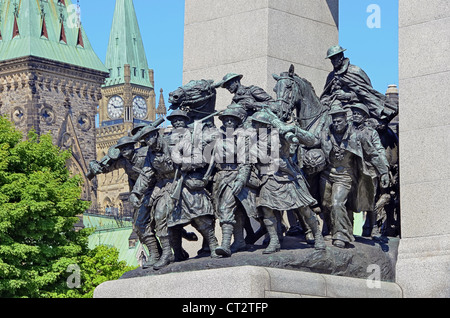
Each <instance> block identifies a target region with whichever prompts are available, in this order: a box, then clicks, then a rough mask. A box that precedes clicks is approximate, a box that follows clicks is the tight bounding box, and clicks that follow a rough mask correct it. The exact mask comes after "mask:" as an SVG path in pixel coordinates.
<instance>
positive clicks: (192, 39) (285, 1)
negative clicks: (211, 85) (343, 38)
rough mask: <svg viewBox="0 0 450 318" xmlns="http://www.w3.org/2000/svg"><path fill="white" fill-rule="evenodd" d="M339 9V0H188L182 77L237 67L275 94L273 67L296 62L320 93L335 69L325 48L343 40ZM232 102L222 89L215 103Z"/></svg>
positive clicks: (247, 81)
mask: <svg viewBox="0 0 450 318" xmlns="http://www.w3.org/2000/svg"><path fill="white" fill-rule="evenodd" d="M338 15H339V10H338V0H302V1H298V0H282V1H280V0H251V1H249V0H231V1H210V0H186V9H185V33H184V37H185V38H184V41H185V42H184V43H185V44H184V69H183V83H187V82H189V81H190V80H199V79H213V80H215V81H216V82H217V81H219V80H221V79H222V78H223V77H224V76H225V74H227V73H229V72H234V73H240V74H243V75H244V78H243V80H242V84H243V85H246V86H250V85H257V86H260V87H262V88H263V89H264V90H266V92H268V93H269V94H272V95H273V88H274V86H275V80H274V79H273V78H272V73H277V74H279V73H280V72H283V71H288V69H289V66H290V65H291V64H294V65H295V70H296V72H297V73H298V74H299V75H300V76H301V77H304V78H307V79H308V80H309V81H310V82H312V84H313V86H314V88H315V90H316V92H317V94H320V93H321V92H322V90H323V86H324V85H325V79H326V77H327V75H328V73H329V72H330V71H331V64H330V62H329V61H328V60H325V56H326V52H327V49H328V48H329V47H330V46H332V45H335V44H337V43H338V41H339V36H338ZM230 102H231V95H230V93H228V91H226V90H224V89H219V91H218V98H217V109H224V108H225V107H226V106H228V105H229V104H230Z"/></svg>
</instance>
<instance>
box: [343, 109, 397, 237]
mask: <svg viewBox="0 0 450 318" xmlns="http://www.w3.org/2000/svg"><path fill="white" fill-rule="evenodd" d="M350 109H351V110H352V112H353V116H352V119H353V126H354V128H355V131H356V132H357V133H359V134H363V135H364V138H365V139H367V140H368V141H369V142H370V143H371V144H372V145H373V146H374V147H375V149H376V150H377V152H378V154H379V156H380V159H381V160H382V161H383V163H384V165H385V166H386V169H388V170H389V163H388V161H387V158H386V150H385V149H384V147H383V145H382V144H381V140H380V136H379V134H378V132H377V131H376V130H375V129H373V128H372V127H370V126H368V124H367V119H368V118H369V116H370V113H369V109H368V108H367V107H366V106H365V105H364V104H360V103H357V104H353V105H350ZM365 164H366V167H367V171H368V172H369V174H370V175H371V176H372V182H373V187H374V191H373V195H374V197H373V200H374V202H373V203H371V204H370V205H369V206H371V207H372V208H373V209H372V210H368V211H365V212H366V213H367V214H366V215H367V219H366V225H365V226H364V231H363V236H369V237H372V238H378V237H379V236H380V229H379V228H378V225H377V214H376V212H375V211H374V209H375V200H376V198H377V194H378V192H379V191H380V186H379V184H380V180H379V176H378V174H377V171H376V169H375V167H374V166H373V165H372V164H371V163H370V162H369V161H367V160H365ZM385 181H386V180H385Z"/></svg>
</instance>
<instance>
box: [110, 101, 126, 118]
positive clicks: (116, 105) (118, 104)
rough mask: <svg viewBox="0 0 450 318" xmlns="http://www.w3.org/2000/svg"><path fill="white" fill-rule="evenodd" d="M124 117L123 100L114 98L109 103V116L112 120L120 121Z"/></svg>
mask: <svg viewBox="0 0 450 318" xmlns="http://www.w3.org/2000/svg"><path fill="white" fill-rule="evenodd" d="M122 115H123V99H122V98H121V97H120V96H113V97H111V99H110V100H109V102H108V116H109V117H110V118H111V119H118V118H120V117H121V116H122Z"/></svg>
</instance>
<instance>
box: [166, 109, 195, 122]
mask: <svg viewBox="0 0 450 318" xmlns="http://www.w3.org/2000/svg"><path fill="white" fill-rule="evenodd" d="M175 117H183V118H184V120H186V121H189V120H190V118H189V116H188V115H187V113H186V112H185V111H182V110H179V109H176V110H174V111H172V113H171V114H170V115H169V116H167V119H168V120H169V121H172V120H173V119H174V118H175Z"/></svg>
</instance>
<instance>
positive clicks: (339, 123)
mask: <svg viewBox="0 0 450 318" xmlns="http://www.w3.org/2000/svg"><path fill="white" fill-rule="evenodd" d="M330 115H331V117H332V124H331V125H330V127H328V129H327V130H325V131H322V133H321V136H320V145H321V149H322V150H323V152H324V153H325V156H326V158H327V167H326V168H325V170H324V171H323V172H322V174H321V177H320V193H321V198H322V208H323V209H324V211H323V213H324V214H325V216H326V217H325V219H326V220H328V221H329V223H328V224H327V225H328V227H329V228H330V229H331V235H332V239H333V245H334V246H337V247H340V248H343V247H346V246H347V245H348V244H349V243H351V242H353V241H354V236H353V212H354V211H355V212H356V211H373V206H372V204H373V199H374V188H373V182H372V176H371V175H370V174H369V172H368V171H367V167H366V161H368V162H370V163H371V164H372V166H373V167H374V168H375V170H376V172H377V175H378V176H381V177H380V179H381V184H382V186H383V187H385V186H386V185H387V183H388V180H389V177H388V170H387V167H386V165H385V162H384V161H383V160H382V158H381V157H380V155H379V153H378V151H377V149H376V148H375V147H374V146H373V145H372V143H371V142H370V141H369V140H367V138H366V137H365V136H364V135H363V134H358V133H357V132H356V131H355V128H354V127H353V125H350V124H349V123H348V121H347V112H346V110H345V109H343V108H342V107H341V106H339V105H335V106H333V108H332V109H331V110H330Z"/></svg>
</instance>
